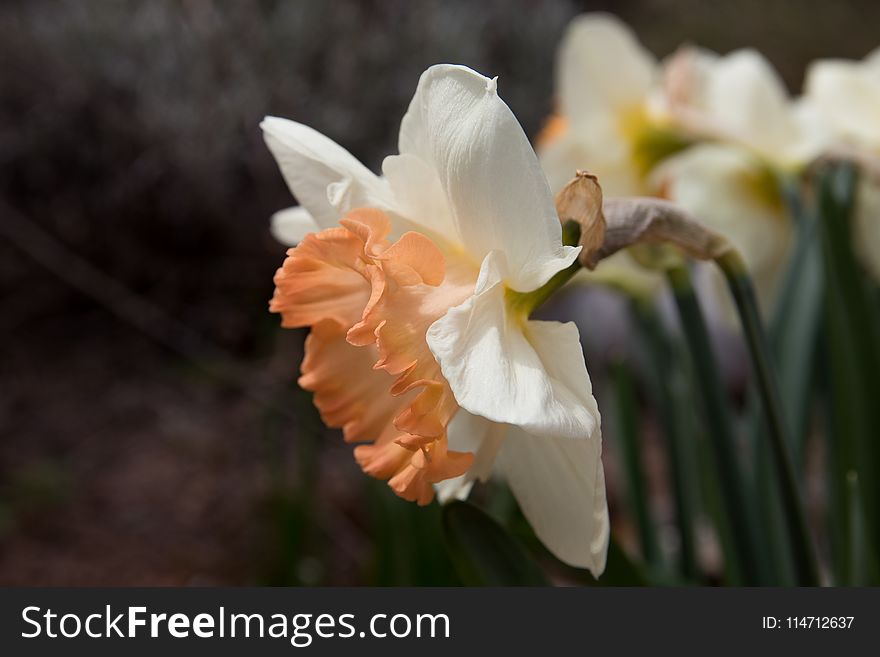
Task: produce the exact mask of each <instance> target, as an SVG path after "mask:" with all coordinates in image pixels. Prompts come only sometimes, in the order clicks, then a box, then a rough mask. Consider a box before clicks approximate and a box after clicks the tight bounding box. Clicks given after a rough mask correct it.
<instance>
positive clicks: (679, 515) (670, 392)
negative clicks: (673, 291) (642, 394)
mask: <svg viewBox="0 0 880 657" xmlns="http://www.w3.org/2000/svg"><path fill="white" fill-rule="evenodd" d="M632 311H633V315H634V317H635V323H636V326H637V327H638V329H639V336H640V338H641V340H640V341H641V342H642V343H643V344H644V345H645V347H646V349H645V352H646V355H647V359H648V365H649V369H650V374H649V377H648V380H649V383H650V386H649V390H650V392H651V396H652V397H653V402H654V405H655V406H656V408H657V413H658V414H659V416H660V422H661V424H662V425H663V434H664V437H665V439H666V449H667V457H668V459H669V471H670V478H671V480H672V489H673V495H674V497H675V519H676V523H677V525H678V532H679V540H680V551H679V560H680V567H681V573H682V574H683V575H684V576H685V577H686V578H688V579H690V580H694V581H696V579H697V578H698V577H699V573H698V569H697V556H696V554H697V553H696V548H695V546H694V526H693V518H694V517H695V515H696V509H695V504H694V499H693V495H694V494H693V480H692V479H691V477H689V470H688V467H687V465H686V463H687V455H686V453H685V446H684V442H683V440H682V438H683V433H684V427H683V426H682V425H683V424H684V423H682V422H680V421H679V418H678V416H677V413H676V410H677V408H678V407H679V404H680V403H681V402H680V401H679V399H680V397H681V395H676V394H675V393H676V388H679V389H680V388H681V386H680V385H679V386H676V381H677V380H678V381H679V383H680V380H679V379H677V377H679V376H680V374H681V373H680V371H678V370H677V369H675V363H674V357H672V355H671V350H672V344H670V340H669V336H668V335H667V334H666V332H665V331H664V330H663V326H662V325H661V324H660V318H659V317H657V314H656V312H655V311H654V308H653V306H652V305H651V303H650V302H644V301H640V300H633V303H632Z"/></svg>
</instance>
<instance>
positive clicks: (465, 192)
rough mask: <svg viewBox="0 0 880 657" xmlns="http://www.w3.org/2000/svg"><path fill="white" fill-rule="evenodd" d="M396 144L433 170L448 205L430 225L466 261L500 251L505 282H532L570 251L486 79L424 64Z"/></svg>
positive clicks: (525, 148) (527, 153)
mask: <svg viewBox="0 0 880 657" xmlns="http://www.w3.org/2000/svg"><path fill="white" fill-rule="evenodd" d="M400 152H401V154H402V155H405V156H415V157H417V158H419V159H420V160H422V162H424V163H425V164H426V165H427V166H428V167H429V168H430V169H431V170H433V171H434V173H435V175H436V177H437V181H438V182H439V186H440V189H442V191H443V197H444V198H445V200H446V202H447V207H448V211H449V213H450V221H449V222H448V223H446V224H439V222H438V225H437V226H436V227H437V229H438V230H442V231H444V232H446V231H451V234H449V233H447V234H445V235H444V237H446V238H447V239H448V240H449V241H450V242H451V243H453V244H458V245H460V246H461V247H462V248H464V249H465V250H466V251H467V253H469V254H470V256H471V258H472V260H473V262H474V263H481V262H482V261H483V258H485V257H486V255H487V254H488V253H489V252H490V251H492V250H496V249H497V250H498V251H500V252H501V253H503V254H504V257H505V259H506V261H507V281H506V282H507V283H508V285H510V286H511V287H512V288H513V289H516V290H520V291H523V292H528V291H531V290H534V289H535V288H537V287H540V286H541V285H543V284H544V283H545V282H546V281H547V280H548V279H549V278H550V277H551V276H553V274H555V273H556V272H557V271H559V270H560V269H563V268H564V267H567V266H568V265H569V264H571V262H572V261H573V260H574V259H575V257H577V252H578V250H577V249H575V248H572V247H567V246H563V245H562V228H561V226H560V223H559V219H558V217H557V216H556V210H555V208H554V206H553V196H552V195H551V193H550V189H549V187H548V185H547V181H546V179H545V178H544V174H543V171H542V170H541V167H540V165H539V164H538V159H537V157H536V156H535V153H534V151H533V150H532V147H531V145H530V144H529V141H528V139H527V138H526V136H525V134H524V133H523V131H522V128H521V127H520V125H519V122H517V120H516V118H515V117H514V116H513V113H512V112H511V111H510V109H509V108H508V107H507V105H505V104H504V101H502V100H501V99H500V98H499V97H498V94H497V92H496V84H495V81H494V80H490V79H488V78H486V77H484V76H482V75H480V74H479V73H476V72H474V71H472V70H470V69H468V68H465V67H462V66H450V65H439V66H432V67H431V68H429V69H428V70H427V71H425V72H424V73H423V74H422V77H421V79H420V80H419V86H418V89H417V90H416V93H415V96H414V97H413V100H412V102H411V103H410V106H409V109H408V110H407V113H406V115H405V116H404V118H403V121H402V123H401V127H400ZM394 191H395V193H397V188H396V187H395V190H394ZM413 220H417V218H416V217H413Z"/></svg>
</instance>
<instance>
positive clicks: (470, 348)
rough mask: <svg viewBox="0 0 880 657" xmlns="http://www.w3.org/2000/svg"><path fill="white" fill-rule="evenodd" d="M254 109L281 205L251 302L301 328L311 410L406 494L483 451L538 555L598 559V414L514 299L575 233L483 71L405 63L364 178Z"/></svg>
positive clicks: (344, 158)
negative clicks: (541, 548)
mask: <svg viewBox="0 0 880 657" xmlns="http://www.w3.org/2000/svg"><path fill="white" fill-rule="evenodd" d="M262 127H263V131H264V135H265V138H266V143H267V144H268V146H269V148H270V149H271V151H272V153H273V154H274V156H275V158H276V160H277V161H278V164H279V165H280V167H281V170H282V173H283V175H284V177H285V179H286V181H287V183H288V185H289V187H290V189H291V191H292V192H293V193H294V195H295V196H296V197H297V199H298V200H299V201H300V203H301V206H300V207H299V208H296V209H293V210H290V211H286V212H285V213H284V214H282V215H280V216H279V217H278V218H277V219H276V229H275V231H276V234H279V235H281V236H282V237H285V238H287V239H290V240H291V241H297V242H298V243H299V244H298V246H296V247H295V248H292V249H290V250H289V251H288V257H287V260H286V261H285V262H284V265H283V266H282V267H281V268H280V269H279V270H278V273H277V275H276V277H275V283H276V291H275V295H274V298H273V299H272V302H271V309H272V310H273V311H275V312H278V313H281V316H282V323H283V325H284V326H288V327H301V326H310V327H311V333H310V335H309V337H308V339H307V342H306V355H305V358H304V361H303V363H302V376H301V378H300V384H301V385H302V387H303V388H305V389H307V390H311V391H313V392H314V399H315V404H316V405H317V407H318V409H319V410H320V412H321V414H322V417H323V418H324V420H325V422H326V423H327V424H328V425H331V426H336V427H341V428H342V431H343V435H344V438H345V440H346V441H349V442H356V443H361V444H360V445H359V446H357V447H356V448H355V458H356V459H357V461H358V463H359V464H360V465H361V467H362V468H363V470H364V471H365V472H367V473H368V474H370V475H373V476H375V477H379V478H382V479H388V480H389V485H390V486H391V488H392V489H393V490H394V491H395V492H396V493H397V494H398V495H400V496H401V497H403V498H405V499H408V500H413V501H417V502H418V503H419V504H426V503H428V502H430V501H431V499H432V498H433V496H434V493H435V489H436V490H437V491H438V494H439V496H440V497H441V498H442V499H447V498H450V497H463V496H466V495H467V493H468V491H469V490H470V487H471V485H472V483H473V481H475V480H478V479H485V478H486V477H487V476H488V475H489V473H490V471H492V470H493V468H494V469H495V470H497V471H499V472H500V474H502V475H503V476H504V477H505V478H506V479H507V481H508V483H509V485H510V487H511V490H512V491H513V493H514V495H515V496H516V498H517V500H518V501H519V504H520V506H521V508H522V511H523V513H524V514H525V516H526V517H527V518H528V520H529V521H530V523H531V524H532V526H533V527H534V529H535V532H536V534H537V535H538V537H539V538H540V539H541V540H542V541H543V542H544V543H545V544H546V545H547V547H548V548H549V549H550V550H551V551H552V552H553V553H554V554H555V555H556V556H558V557H559V558H560V559H562V560H563V561H565V562H567V563H569V564H572V565H575V566H579V567H585V568H589V569H590V570H591V571H592V572H593V573H594V574H595V575H598V574H599V573H601V572H602V570H603V568H604V564H605V554H606V550H607V543H608V536H609V533H608V513H607V506H606V500H605V482H604V475H603V469H602V462H601V433H600V416H599V411H598V409H597V406H596V402H595V399H594V398H593V395H592V391H591V383H590V378H589V375H588V374H587V369H586V366H585V364H584V360H583V354H582V351H581V346H580V341H579V336H578V331H577V328H576V327H575V326H574V325H573V324H570V323H569V324H562V323H558V322H545V321H535V320H531V319H530V318H529V316H528V314H529V310H530V304H529V298H530V297H529V296H528V295H529V293H530V292H533V291H535V290H537V289H539V288H541V287H542V286H543V285H545V284H546V283H547V282H548V280H549V279H550V278H551V277H553V275H554V274H556V273H557V272H559V271H560V270H562V269H565V268H566V267H568V266H569V265H570V264H571V263H572V262H573V261H574V260H575V258H576V257H577V255H578V251H579V249H577V248H573V247H569V246H564V245H563V243H562V236H561V227H560V222H559V218H558V217H557V214H556V211H555V208H554V204H553V197H552V195H551V193H550V189H549V187H548V185H547V182H546V179H545V178H544V175H543V173H542V170H541V168H540V165H539V164H538V160H537V158H536V156H535V154H534V152H533V151H532V149H531V147H530V145H529V143H528V140H527V139H526V137H525V135H524V134H523V131H522V129H521V128H520V126H519V123H518V122H517V120H516V118H515V117H514V115H513V114H512V112H511V111H510V109H509V108H508V107H507V105H505V104H504V102H503V101H502V100H501V99H500V98H499V97H498V94H497V91H496V81H495V80H492V79H488V78H486V77H483V76H482V75H480V74H478V73H476V72H474V71H472V70H470V69H468V68H464V67H461V66H451V65H440V66H434V67H431V68H430V69H428V70H427V71H425V73H424V74H423V75H422V77H421V79H420V80H419V84H418V88H417V90H416V93H415V96H414V97H413V99H412V102H411V103H410V106H409V109H408V111H407V113H406V115H405V116H404V117H403V121H402V123H401V127H400V137H399V151H400V153H399V155H392V156H389V157H387V158H385V161H384V162H383V165H382V173H383V175H382V177H379V176H377V175H375V174H373V173H372V172H370V171H369V170H368V169H367V168H366V167H364V166H363V165H362V164H360V163H359V162H358V161H357V160H356V159H355V158H354V157H353V156H351V155H350V154H349V153H348V152H346V151H345V150H344V149H343V148H342V147H340V146H338V145H337V144H335V143H334V142H332V141H331V140H330V139H328V138H327V137H324V136H322V135H320V134H319V133H317V132H315V131H314V130H312V129H310V128H308V127H306V126H304V125H301V124H298V123H294V122H292V121H287V120H284V119H279V118H272V117H270V118H266V119H265V120H264V121H263V123H262ZM309 231H317V232H309Z"/></svg>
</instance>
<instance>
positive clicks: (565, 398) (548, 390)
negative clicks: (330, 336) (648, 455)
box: [427, 255, 600, 439]
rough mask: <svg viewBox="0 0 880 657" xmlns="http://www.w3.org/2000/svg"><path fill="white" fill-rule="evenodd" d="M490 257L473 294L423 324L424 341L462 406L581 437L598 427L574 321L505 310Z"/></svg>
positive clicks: (547, 432) (544, 432) (540, 430)
mask: <svg viewBox="0 0 880 657" xmlns="http://www.w3.org/2000/svg"><path fill="white" fill-rule="evenodd" d="M493 269H494V267H493V263H492V256H491V255H490V257H488V258H487V259H486V262H485V263H484V266H483V271H481V274H480V280H479V281H478V283H477V293H476V294H475V295H474V296H472V297H471V298H469V299H468V300H467V301H465V302H464V303H463V304H461V305H460V306H457V307H455V308H452V309H450V310H449V311H448V312H447V313H446V315H445V316H443V317H442V318H440V319H439V320H437V321H436V322H434V324H432V325H431V327H430V328H429V329H428V333H427V341H428V346H429V347H430V348H431V351H432V353H433V354H434V357H435V358H436V359H437V362H438V363H439V364H440V368H441V370H442V372H443V376H445V377H446V379H447V381H448V382H449V385H450V386H451V388H452V392H453V394H454V395H455V399H456V401H457V402H458V404H459V406H461V407H462V408H463V409H465V410H466V411H468V412H470V413H473V414H474V415H479V416H481V417H484V418H486V419H488V420H492V421H493V422H498V423H506V424H512V425H515V426H519V427H522V428H524V429H526V430H527V431H529V432H530V433H533V434H536V435H540V436H552V437H558V438H567V439H582V438H586V437H587V436H591V435H593V434H594V432H596V431H597V430H598V427H599V422H600V420H599V412H598V409H597V407H596V401H595V399H593V395H592V387H591V384H590V377H589V375H588V374H587V368H586V366H585V365H584V358H583V352H582V350H581V345H580V339H579V337H578V331H577V327H575V325H574V324H573V323H568V324H561V323H558V322H537V321H525V320H522V319H520V318H517V317H513V316H511V315H509V314H508V312H507V308H506V303H505V298H504V296H505V290H504V286H503V285H500V284H498V283H497V281H498V279H499V276H498V273H497V272H495V271H493Z"/></svg>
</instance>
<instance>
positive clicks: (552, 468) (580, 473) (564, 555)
mask: <svg viewBox="0 0 880 657" xmlns="http://www.w3.org/2000/svg"><path fill="white" fill-rule="evenodd" d="M597 430H598V428H597ZM498 466H499V469H500V471H501V473H502V474H503V476H504V477H505V478H506V479H507V482H508V484H509V485H510V489H511V491H513V494H514V495H515V496H516V499H517V502H519V506H520V508H521V509H522V512H523V514H524V515H525V517H526V518H527V519H528V521H529V523H530V524H531V525H532V527H533V528H534V530H535V534H537V536H538V538H540V539H541V541H542V542H543V543H544V545H546V546H547V548H548V549H549V550H550V551H551V552H552V553H553V554H554V555H556V556H557V557H558V558H559V559H561V560H562V561H564V562H566V563H568V564H571V565H573V566H578V567H580V568H588V569H589V570H590V572H592V573H593V575H595V576H597V577H598V576H599V575H600V574H601V573H602V571H603V570H604V569H605V557H606V553H607V550H608V540H609V536H610V531H609V525H608V509H607V503H606V500H605V475H604V472H603V469H602V459H601V442H600V441H599V440H598V436H594V437H593V436H591V439H590V440H567V439H564V438H536V437H534V436H530V435H528V434H527V433H526V432H524V431H522V430H521V429H517V428H511V429H510V430H509V433H508V436H507V438H506V440H505V442H504V446H503V447H502V448H501V453H500V454H499V457H498Z"/></svg>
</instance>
